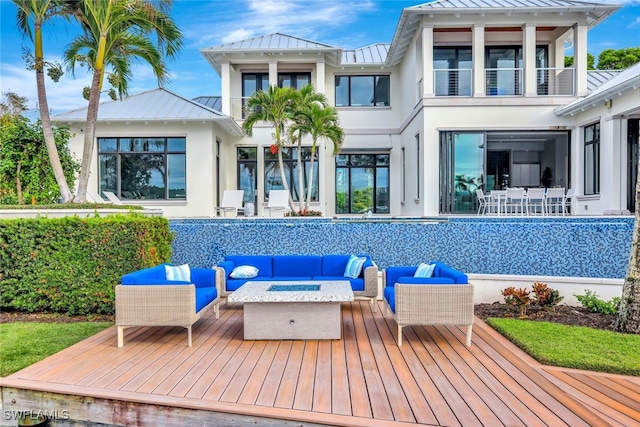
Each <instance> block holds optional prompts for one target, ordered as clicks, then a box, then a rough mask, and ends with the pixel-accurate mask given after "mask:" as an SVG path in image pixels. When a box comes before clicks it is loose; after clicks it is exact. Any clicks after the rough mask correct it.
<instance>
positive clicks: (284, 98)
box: [242, 86, 298, 209]
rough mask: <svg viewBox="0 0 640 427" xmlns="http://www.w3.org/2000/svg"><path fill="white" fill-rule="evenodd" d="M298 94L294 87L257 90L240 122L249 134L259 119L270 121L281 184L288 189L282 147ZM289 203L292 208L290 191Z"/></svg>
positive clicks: (271, 87) (249, 100)
mask: <svg viewBox="0 0 640 427" xmlns="http://www.w3.org/2000/svg"><path fill="white" fill-rule="evenodd" d="M297 97H298V95H297V93H296V90H295V89H292V88H290V87H277V86H270V87H269V90H268V91H263V90H258V91H256V92H255V93H254V94H253V95H251V97H250V98H249V99H248V100H247V109H248V112H249V113H248V114H247V117H246V118H245V120H244V123H242V129H244V131H245V132H246V133H247V135H249V136H251V135H252V134H253V127H254V126H255V125H256V123H258V122H259V121H265V122H268V123H270V124H271V125H272V126H273V128H274V133H273V138H274V143H275V145H276V147H277V149H278V165H279V167H280V176H281V178H282V186H283V187H284V189H285V190H289V183H288V181H287V177H286V175H285V173H284V162H283V161H282V147H283V146H284V144H285V139H284V138H286V136H287V133H286V132H285V128H286V125H287V123H288V122H289V121H290V120H291V119H292V118H293V114H294V111H295V105H296V102H295V101H296V99H297ZM289 205H290V206H291V209H293V208H294V204H293V199H292V198H291V193H289Z"/></svg>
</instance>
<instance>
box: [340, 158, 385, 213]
mask: <svg viewBox="0 0 640 427" xmlns="http://www.w3.org/2000/svg"><path fill="white" fill-rule="evenodd" d="M353 156H372V157H373V159H372V161H371V162H370V163H369V164H367V165H362V164H358V163H355V162H354V161H353V160H352V158H353ZM345 157H346V158H347V161H346V162H344V161H343V159H344V158H345ZM379 157H386V161H385V162H382V163H380V161H379V159H378V158H379ZM390 161H391V155H390V154H389V153H358V154H355V153H346V154H338V155H337V156H336V160H335V162H336V179H335V182H336V186H337V184H338V171H339V170H340V169H346V170H347V176H348V181H349V185H348V194H347V197H346V201H345V205H346V207H347V208H348V209H347V211H346V212H343V211H339V209H338V208H339V202H338V194H339V191H338V188H336V189H335V206H336V214H354V213H358V214H362V213H364V212H361V211H358V212H354V211H352V209H351V207H352V203H351V200H352V198H353V195H352V194H351V187H352V186H351V180H352V179H353V177H352V174H351V170H352V169H362V168H370V169H373V171H372V173H371V175H372V178H373V195H372V206H371V207H370V209H371V211H372V213H374V214H388V213H390V211H391V205H390V200H391V195H390V194H389V193H390V190H391V164H390ZM341 163H342V164H341ZM380 169H386V171H387V173H386V176H387V181H388V182H387V183H386V184H387V185H386V187H387V190H388V191H387V196H386V198H387V201H386V205H383V204H380V203H379V201H378V193H379V192H380V190H381V189H382V188H383V187H381V188H380V189H379V188H378V170H380ZM381 207H386V209H385V211H381V210H380V208H381Z"/></svg>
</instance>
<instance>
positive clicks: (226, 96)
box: [220, 62, 232, 116]
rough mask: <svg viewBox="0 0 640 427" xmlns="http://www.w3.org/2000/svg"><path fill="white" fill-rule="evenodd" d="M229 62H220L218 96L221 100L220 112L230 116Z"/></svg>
mask: <svg viewBox="0 0 640 427" xmlns="http://www.w3.org/2000/svg"><path fill="white" fill-rule="evenodd" d="M230 69H231V64H229V63H228V62H223V63H222V64H220V83H221V87H220V98H221V102H222V106H221V109H222V111H221V112H222V114H226V115H227V116H232V114H231V75H230Z"/></svg>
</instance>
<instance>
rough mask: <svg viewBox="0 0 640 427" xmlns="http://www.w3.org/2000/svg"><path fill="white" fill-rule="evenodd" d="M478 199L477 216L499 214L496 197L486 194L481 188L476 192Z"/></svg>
mask: <svg viewBox="0 0 640 427" xmlns="http://www.w3.org/2000/svg"><path fill="white" fill-rule="evenodd" d="M476 197H478V213H477V215H490V214H493V213H498V201H497V199H496V197H495V196H493V195H491V194H484V191H482V189H481V188H478V189H477V190H476Z"/></svg>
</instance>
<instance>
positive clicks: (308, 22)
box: [0, 0, 640, 113]
mask: <svg viewBox="0 0 640 427" xmlns="http://www.w3.org/2000/svg"><path fill="white" fill-rule="evenodd" d="M421 3H424V2H421V1H419V0H414V1H406V0H360V1H349V0H315V1H313V2H311V1H308V0H176V1H175V3H174V6H173V13H172V15H173V17H174V19H175V20H176V22H177V23H178V25H179V27H180V28H181V29H182V31H183V34H184V38H185V43H184V48H183V51H182V52H181V54H180V56H179V58H178V60H177V61H172V62H169V63H168V66H169V70H170V73H171V81H170V82H169V84H168V85H166V87H167V88H168V89H169V90H172V91H174V92H176V93H178V94H180V95H183V96H185V97H188V98H193V97H196V96H199V95H219V94H220V78H219V77H218V76H217V74H216V73H215V71H214V70H213V68H212V67H211V66H210V65H209V64H208V63H207V62H206V61H205V59H204V57H203V56H202V54H201V53H200V49H203V48H206V47H211V46H216V45H219V44H223V43H228V42H232V41H238V40H243V39H246V38H250V37H256V36H260V35H265V34H270V33H274V32H281V33H285V34H289V35H292V36H296V37H302V38H306V39H309V40H313V41H318V42H321V43H326V44H330V45H333V46H337V47H342V48H344V49H354V48H359V47H363V46H367V45H370V44H373V43H389V42H390V41H391V39H392V38H393V34H394V32H395V30H396V25H397V23H398V20H399V17H400V14H401V12H402V9H403V8H404V7H409V6H415V5H417V4H421ZM602 3H614V4H623V5H624V7H623V8H622V9H620V10H619V11H618V12H617V13H615V14H614V15H613V16H611V17H609V18H608V19H607V20H606V21H604V22H603V23H601V24H600V25H599V26H597V27H595V28H594V29H593V30H591V31H590V32H589V35H588V50H589V53H591V54H593V55H595V56H596V58H597V55H598V54H599V53H600V52H601V51H602V50H603V49H607V48H613V49H620V48H625V47H639V46H640V0H633V1H602ZM311 5H313V7H310V6H311ZM15 15H16V7H15V5H14V4H13V2H12V1H10V0H0V43H1V45H0V91H1V92H6V91H13V92H16V93H18V94H19V95H21V96H26V97H27V98H29V106H30V107H32V108H35V107H36V99H37V96H36V87H35V75H34V74H33V72H32V71H28V70H27V69H26V68H25V65H24V61H23V59H22V46H25V47H28V48H30V49H31V50H33V49H32V44H31V42H30V41H29V40H27V39H23V38H22V36H21V35H20V33H19V32H18V30H17V28H16V25H15ZM74 35H75V33H74V29H73V28H72V27H71V26H70V25H69V24H67V23H65V22H64V21H58V22H55V23H52V24H50V25H49V26H47V27H45V37H46V39H45V43H46V44H45V56H46V59H47V60H50V61H55V60H59V59H60V58H61V57H62V52H63V51H64V48H65V46H66V45H67V43H68V42H69V41H70V40H71V39H72V37H73V36H74ZM89 84H90V79H89V76H88V75H87V73H86V71H85V70H84V69H82V68H80V69H78V70H76V73H75V77H73V76H72V75H71V73H70V72H67V73H66V74H65V76H64V77H63V78H62V79H61V81H60V82H59V83H53V82H50V81H48V82H47V93H48V99H49V106H50V108H51V109H52V110H53V112H54V113H58V112H62V111H67V110H70V109H73V108H80V107H84V106H85V105H86V101H84V99H83V98H82V95H81V93H82V88H83V87H84V86H89ZM155 87H157V82H156V80H155V78H154V77H153V75H152V73H151V70H150V69H149V68H148V67H146V66H143V65H140V66H136V68H135V71H134V79H133V81H132V82H131V83H130V85H129V88H130V89H129V93H130V94H135V93H138V92H141V91H144V90H148V89H152V88H155Z"/></svg>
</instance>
